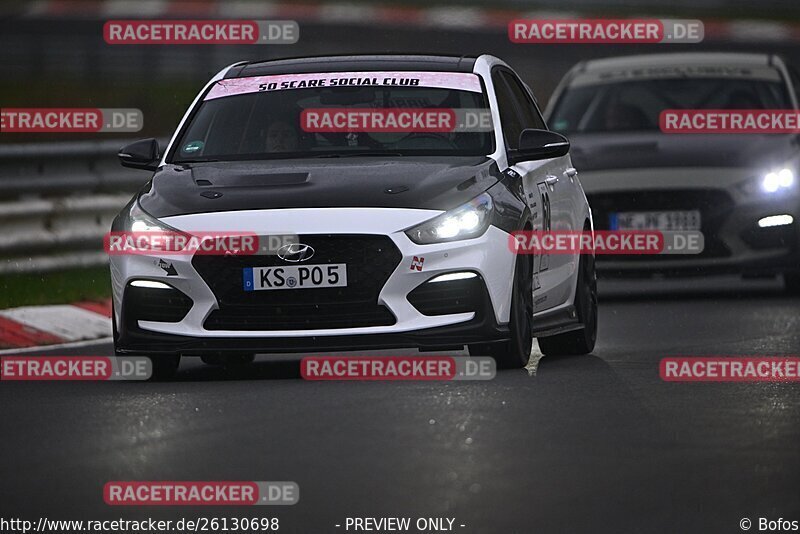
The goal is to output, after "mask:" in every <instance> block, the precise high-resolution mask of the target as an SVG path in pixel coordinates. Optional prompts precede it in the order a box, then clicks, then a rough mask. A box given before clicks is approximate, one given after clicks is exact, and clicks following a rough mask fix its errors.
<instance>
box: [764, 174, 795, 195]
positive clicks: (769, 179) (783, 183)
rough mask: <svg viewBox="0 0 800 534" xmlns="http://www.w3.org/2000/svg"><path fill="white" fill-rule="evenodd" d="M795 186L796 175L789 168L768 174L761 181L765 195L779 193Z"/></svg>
mask: <svg viewBox="0 0 800 534" xmlns="http://www.w3.org/2000/svg"><path fill="white" fill-rule="evenodd" d="M793 185H794V173H793V172H792V171H791V169H787V168H783V169H781V170H779V171H773V172H770V173H767V174H766V175H765V176H764V178H762V180H761V189H762V190H763V191H764V192H765V193H777V192H778V191H781V190H786V189H790V188H791V187H792V186H793Z"/></svg>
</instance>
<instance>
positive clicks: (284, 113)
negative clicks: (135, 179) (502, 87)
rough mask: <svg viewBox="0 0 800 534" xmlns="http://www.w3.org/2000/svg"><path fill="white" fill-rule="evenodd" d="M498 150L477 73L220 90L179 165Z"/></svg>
mask: <svg viewBox="0 0 800 534" xmlns="http://www.w3.org/2000/svg"><path fill="white" fill-rule="evenodd" d="M467 115H469V117H467ZM476 117H478V118H476ZM481 120H482V121H483V122H482V123H481V125H478V124H476V122H477V121H481ZM487 124H488V126H487ZM493 146H494V136H493V131H492V128H491V115H490V113H489V109H488V104H487V99H486V97H485V95H484V93H483V90H482V86H481V81H480V78H479V77H478V76H477V75H475V74H470V73H448V72H430V73H429V72H394V73H389V72H357V73H352V72H351V73H327V74H294V75H277V76H259V77H248V78H234V79H226V80H221V81H219V82H217V83H216V84H214V85H213V86H212V87H211V88H210V90H209V91H208V93H206V95H205V97H204V100H203V102H202V103H201V105H200V107H199V109H198V110H197V111H196V112H195V113H194V114H193V116H192V117H191V120H190V121H189V122H188V124H187V125H186V126H185V127H184V128H183V131H182V133H181V135H180V137H179V141H178V143H177V144H176V145H175V147H174V149H173V152H172V154H171V161H172V162H173V163H187V162H198V161H212V160H261V159H276V158H292V157H300V158H303V157H345V156H355V155H358V156H371V155H374V156H381V155H443V156H444V155H465V156H468V155H487V154H490V153H492V152H493Z"/></svg>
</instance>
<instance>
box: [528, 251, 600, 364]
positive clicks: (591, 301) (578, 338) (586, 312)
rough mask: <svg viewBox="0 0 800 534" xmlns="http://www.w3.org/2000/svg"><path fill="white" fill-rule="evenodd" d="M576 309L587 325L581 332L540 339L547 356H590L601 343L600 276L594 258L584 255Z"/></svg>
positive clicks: (576, 295) (579, 276)
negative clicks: (598, 307) (599, 331)
mask: <svg viewBox="0 0 800 534" xmlns="http://www.w3.org/2000/svg"><path fill="white" fill-rule="evenodd" d="M575 310H576V312H577V313H578V320H579V321H580V322H581V324H583V328H582V329H580V330H573V331H572V332H565V333H563V334H556V335H554V336H547V337H540V338H538V341H539V349H541V351H542V354H544V355H545V356H565V355H568V354H589V353H590V352H592V351H593V350H594V345H595V342H596V341H597V273H596V271H595V265H594V256H592V255H590V254H584V255H581V260H580V271H579V272H578V282H577V287H576V289H575Z"/></svg>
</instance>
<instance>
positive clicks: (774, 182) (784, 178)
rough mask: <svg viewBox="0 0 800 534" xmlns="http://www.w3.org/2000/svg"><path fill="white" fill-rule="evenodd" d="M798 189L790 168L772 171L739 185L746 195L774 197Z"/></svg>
mask: <svg viewBox="0 0 800 534" xmlns="http://www.w3.org/2000/svg"><path fill="white" fill-rule="evenodd" d="M795 189H796V183H795V177H794V172H793V171H792V169H790V168H788V167H783V168H778V169H775V170H772V171H770V172H768V173H766V174H763V175H761V176H755V177H753V178H751V179H749V180H747V181H745V182H742V183H740V184H739V190H740V191H741V192H742V193H744V194H745V195H755V196H765V195H767V196H774V195H780V194H783V193H787V192H790V191H792V190H795Z"/></svg>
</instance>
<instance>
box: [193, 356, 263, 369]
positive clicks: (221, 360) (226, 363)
mask: <svg viewBox="0 0 800 534" xmlns="http://www.w3.org/2000/svg"><path fill="white" fill-rule="evenodd" d="M200 359H201V360H202V361H203V363H204V364H206V365H216V366H220V367H242V366H245V365H249V364H251V363H253V362H254V361H255V359H256V355H255V354H236V355H233V356H216V355H203V356H200Z"/></svg>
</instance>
